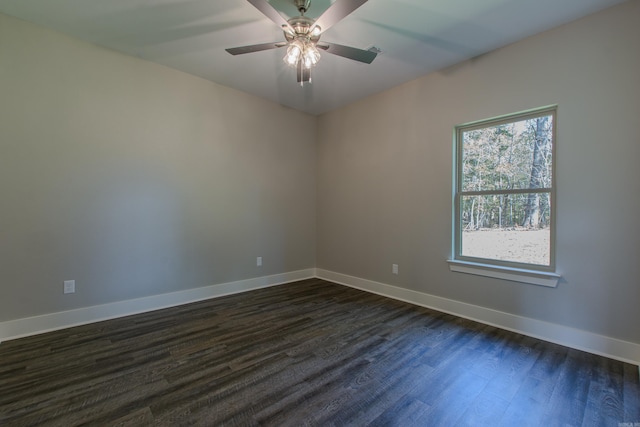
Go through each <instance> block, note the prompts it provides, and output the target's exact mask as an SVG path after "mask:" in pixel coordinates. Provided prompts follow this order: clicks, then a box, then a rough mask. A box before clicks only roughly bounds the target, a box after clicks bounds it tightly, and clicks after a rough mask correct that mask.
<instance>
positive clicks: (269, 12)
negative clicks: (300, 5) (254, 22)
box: [247, 0, 294, 32]
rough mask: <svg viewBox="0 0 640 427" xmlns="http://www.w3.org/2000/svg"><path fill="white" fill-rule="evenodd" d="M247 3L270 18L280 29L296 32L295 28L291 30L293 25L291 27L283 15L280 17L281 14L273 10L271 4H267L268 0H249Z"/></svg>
mask: <svg viewBox="0 0 640 427" xmlns="http://www.w3.org/2000/svg"><path fill="white" fill-rule="evenodd" d="M247 1H248V2H249V3H251V4H252V5H253V6H254V7H255V8H256V9H258V10H259V11H260V12H262V13H263V14H264V16H266V17H267V18H269V19H271V20H272V21H273V22H275V24H276V25H277V26H278V27H281V28H286V29H288V30H290V31H291V32H294V31H293V28H291V25H289V23H288V22H287V20H286V19H284V17H283V16H282V15H280V12H278V11H277V10H275V9H274V8H273V6H271V5H270V4H269V3H267V0H247Z"/></svg>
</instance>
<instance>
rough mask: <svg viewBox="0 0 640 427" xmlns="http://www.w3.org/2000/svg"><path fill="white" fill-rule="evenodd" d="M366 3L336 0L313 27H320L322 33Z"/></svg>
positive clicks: (364, 1)
mask: <svg viewBox="0 0 640 427" xmlns="http://www.w3.org/2000/svg"><path fill="white" fill-rule="evenodd" d="M366 2H367V0H337V1H336V2H335V3H334V4H332V5H331V6H329V9H327V10H325V12H324V13H323V14H322V15H321V16H320V18H318V19H317V20H316V22H315V25H314V27H320V31H321V32H323V33H324V32H325V31H327V30H328V29H329V28H331V27H333V25H334V24H336V23H337V22H338V21H340V20H341V19H343V18H345V17H346V16H347V15H349V14H350V13H351V12H353V11H354V10H356V9H357V8H359V7H360V6H362V5H363V4H365V3H366Z"/></svg>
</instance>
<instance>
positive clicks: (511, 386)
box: [0, 279, 640, 427]
mask: <svg viewBox="0 0 640 427" xmlns="http://www.w3.org/2000/svg"><path fill="white" fill-rule="evenodd" d="M626 423H630V424H626ZM634 423H638V425H640V385H639V378H638V368H637V366H634V365H630V364H625V363H621V362H617V361H614V360H611V359H607V358H604V357H599V356H595V355H592V354H588V353H584V352H580V351H577V350H572V349H569V348H566V347H562V346H560V345H555V344H550V343H547V342H544V341H540V340H537V339H533V338H529V337H526V336H523V335H519V334H515V333H511V332H507V331H504V330H501V329H497V328H494V327H490V326H486V325H482V324H479V323H475V322H472V321H468V320H465V319H461V318H458V317H455V316H451V315H447V314H442V313H439V312H435V311H432V310H428V309H425V308H421V307H416V306H412V305H409V304H405V303H402V302H398V301H394V300H391V299H387V298H384V297H381V296H377V295H372V294H368V293H365V292H361V291H358V290H354V289H350V288H347V287H344V286H339V285H335V284H332V283H328V282H326V281H323V280H319V279H310V280H305V281H302V282H297V283H292V284H287V285H282V286H277V287H273V288H268V289H263V290H258V291H252V292H248V293H244V294H239V295H233V296H228V297H223V298H218V299H214V300H209V301H203V302H198V303H194V304H189V305H185V306H181V307H176V308H170V309H166V310H159V311H155V312H151V313H146V314H140V315H136V316H130V317H126V318H120V319H116V320H110V321H105V322H100V323H94V324H91V325H85V326H79V327H75V328H70V329H66V330H62V331H57V332H51V333H47V334H42V335H38V336H34V337H28V338H23V339H18V340H13V341H7V342H3V343H2V344H0V425H2V426H14V425H16V426H29V425H47V426H48V425H56V426H57V425H59V426H73V425H82V424H87V425H118V426H144V425H167V426H174V425H207V426H209V425H211V426H218V425H229V426H251V425H269V426H288V425H290V426H306V425H309V426H332V425H337V426H342V425H356V426H362V425H380V426H403V427H404V426H510V427H511V426H613V427H619V426H624V427H627V426H628V425H631V426H633V424H634Z"/></svg>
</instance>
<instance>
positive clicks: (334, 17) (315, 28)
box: [225, 0, 378, 85]
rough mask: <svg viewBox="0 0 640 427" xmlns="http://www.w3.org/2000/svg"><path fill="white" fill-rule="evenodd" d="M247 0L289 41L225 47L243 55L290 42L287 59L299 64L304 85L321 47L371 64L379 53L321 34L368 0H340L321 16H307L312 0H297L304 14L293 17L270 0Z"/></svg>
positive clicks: (298, 72)
mask: <svg viewBox="0 0 640 427" xmlns="http://www.w3.org/2000/svg"><path fill="white" fill-rule="evenodd" d="M247 1H248V2H249V3H251V4H252V5H253V6H254V7H255V8H256V9H258V10H259V11H260V12H262V13H263V14H264V15H265V16H266V17H267V18H269V19H270V20H272V21H273V22H275V23H276V25H278V26H280V27H281V28H282V29H283V31H284V38H285V40H286V41H284V42H273V43H262V44H254V45H250V46H241V47H234V48H229V49H225V50H226V51H227V52H229V53H230V54H232V55H241V54H245V53H252V52H259V51H262V50H269V49H277V48H280V47H285V46H287V53H286V55H285V56H284V58H283V59H284V62H285V63H286V64H287V65H290V66H292V67H295V68H296V70H297V75H298V82H299V83H300V85H303V84H304V83H305V82H311V68H312V67H314V66H315V65H316V64H317V63H318V61H319V60H320V52H319V50H318V49H322V50H324V51H327V52H328V53H332V54H334V55H338V56H342V57H344V58H348V59H353V60H354V61H359V62H364V63H365V64H371V62H373V60H374V59H375V58H376V55H377V54H378V51H375V50H362V49H357V48H355V47H349V46H343V45H339V44H336V43H325V42H322V43H320V35H321V34H322V33H324V32H325V31H327V30H328V29H329V28H331V27H332V26H333V25H334V24H336V23H337V22H338V21H340V20H342V19H343V18H345V17H346V16H347V15H349V14H350V13H351V12H353V11H354V10H356V9H357V8H359V7H360V6H362V5H363V4H364V3H366V2H367V0H337V1H336V2H335V3H333V4H332V5H331V6H329V8H328V9H327V10H326V11H325V12H324V13H323V14H322V15H321V16H320V17H319V18H318V19H317V20H313V19H311V18H308V17H306V16H304V14H305V12H306V11H307V10H309V6H310V5H311V0H294V2H295V5H296V8H297V9H298V11H299V12H300V16H296V17H293V18H291V19H289V20H286V19H284V17H283V16H282V15H280V13H279V12H278V11H277V10H276V9H274V8H273V6H271V5H270V4H269V3H268V2H267V0H247Z"/></svg>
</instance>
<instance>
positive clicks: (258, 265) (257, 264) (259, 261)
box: [256, 256, 262, 267]
mask: <svg viewBox="0 0 640 427" xmlns="http://www.w3.org/2000/svg"><path fill="white" fill-rule="evenodd" d="M256 266H257V267H262V257H261V256H259V257H257V258H256Z"/></svg>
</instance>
